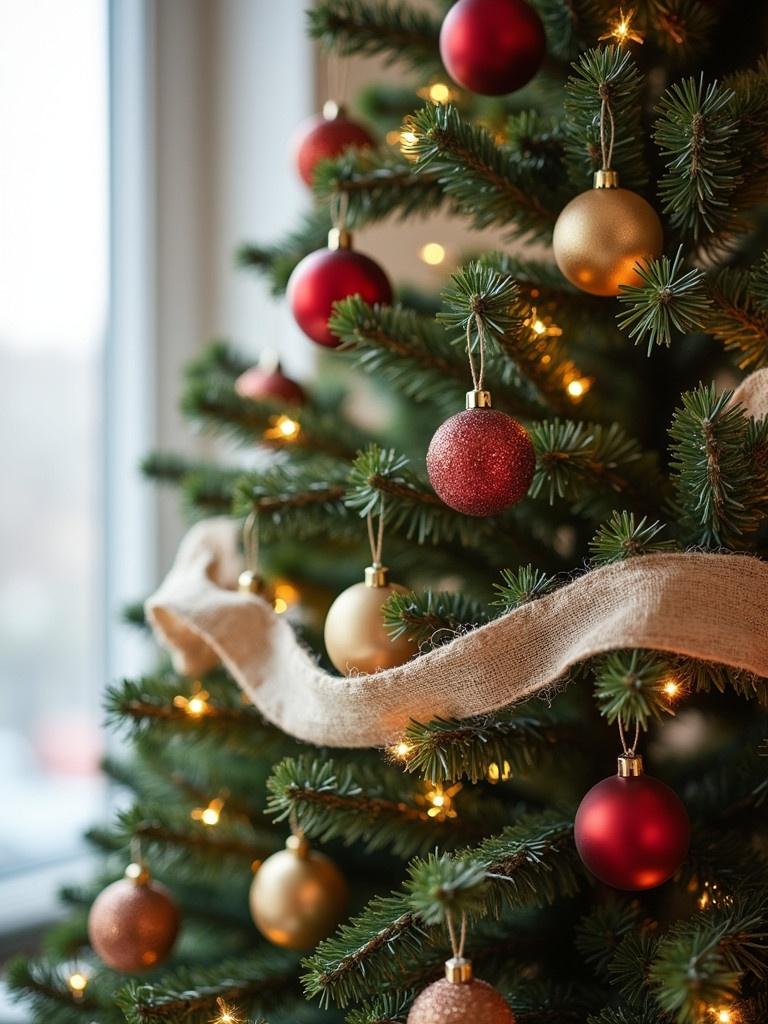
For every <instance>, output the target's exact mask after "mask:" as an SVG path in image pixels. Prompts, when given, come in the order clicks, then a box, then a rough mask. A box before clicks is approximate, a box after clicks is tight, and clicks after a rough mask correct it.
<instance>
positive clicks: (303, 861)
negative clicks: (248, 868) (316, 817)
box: [250, 836, 348, 949]
mask: <svg viewBox="0 0 768 1024" xmlns="http://www.w3.org/2000/svg"><path fill="white" fill-rule="evenodd" d="M347 896H348V893H347V883H346V882H345V881H344V876H343V875H342V874H341V872H340V871H339V869H338V868H337V867H336V865H335V864H334V863H333V861H332V860H331V859H330V858H329V857H326V856H325V855H324V854H322V853H318V852H317V851H316V850H312V849H310V847H309V843H307V842H306V840H303V839H299V838H298V837H296V836H291V837H290V838H289V839H288V841H287V843H286V848H285V849H284V850H280V852H279V853H274V854H273V855H272V856H271V857H268V858H267V859H266V860H265V861H264V863H263V864H262V865H261V867H260V868H259V869H258V871H257V872H256V875H255V877H254V879H253V883H252V884H251V895H250V905H251V916H252V917H253V920H254V923H255V925H256V927H257V928H258V929H259V931H260V932H261V933H262V935H264V936H265V938H267V939H269V941H270V942H274V944H275V945H276V946H282V947H283V948H284V949H313V948H314V947H315V946H316V945H317V944H318V942H320V941H321V940H322V939H325V938H327V937H328V936H329V935H330V934H331V932H332V931H333V929H334V928H335V927H336V925H337V924H338V923H339V921H340V920H341V919H342V917H343V916H344V911H345V910H346V907H347Z"/></svg>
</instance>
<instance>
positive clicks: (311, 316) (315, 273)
mask: <svg viewBox="0 0 768 1024" xmlns="http://www.w3.org/2000/svg"><path fill="white" fill-rule="evenodd" d="M339 239H340V240H341V241H339ZM350 244H351V241H350V238H349V235H348V234H347V233H346V232H340V231H338V230H337V229H334V230H333V231H331V234H330V236H329V248H328V249H318V250H317V251H316V252H312V253H310V254H309V255H308V256H305V257H304V259H303V260H302V261H301V263H299V264H298V266H296V267H295V268H294V271H293V273H292V274H291V277H290V280H289V281H288V303H289V305H290V307H291V310H292V311H293V315H294V317H295V319H296V323H297V324H298V325H299V327H300V328H301V329H302V331H304V333H305V334H306V335H307V337H308V338H311V339H312V341H316V342H317V344H318V345H326V346H328V347H330V348H335V347H336V346H337V345H339V344H340V340H339V338H338V337H337V336H336V335H335V334H333V332H332V331H331V330H330V328H329V327H328V319H329V318H330V316H331V314H332V312H333V304H334V302H338V301H339V300H340V299H346V298H348V297H349V296H350V295H359V296H360V298H361V299H363V301H364V302H367V303H368V304H369V305H371V306H375V305H389V304H390V303H391V302H392V285H391V284H390V283H389V278H388V277H387V275H386V274H385V273H384V271H383V270H382V269H381V267H380V266H379V265H378V263H375V262H374V261H373V260H372V259H371V258H370V257H369V256H364V255H363V253H361V252H355V251H354V250H352V249H351V248H349V245H350ZM333 245H337V246H338V248H332V246H333Z"/></svg>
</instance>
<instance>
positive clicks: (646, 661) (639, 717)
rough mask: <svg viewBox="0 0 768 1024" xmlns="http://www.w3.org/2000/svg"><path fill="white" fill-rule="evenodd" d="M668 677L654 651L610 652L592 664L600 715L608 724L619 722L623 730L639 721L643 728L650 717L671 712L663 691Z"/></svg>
mask: <svg viewBox="0 0 768 1024" xmlns="http://www.w3.org/2000/svg"><path fill="white" fill-rule="evenodd" d="M670 674H671V673H670V667H669V664H668V663H667V662H666V661H665V659H664V658H663V657H662V656H661V655H659V654H657V653H655V652H654V651H614V652H613V653H611V654H608V655H606V656H605V657H604V658H600V659H599V660H598V661H597V662H596V665H595V697H596V699H597V703H598V706H599V708H600V713H601V714H603V715H605V717H606V718H607V719H608V721H609V722H616V721H619V720H620V721H621V722H623V723H624V726H625V727H627V726H634V724H635V722H639V724H640V726H641V727H642V728H643V729H647V728H648V722H649V720H650V719H651V718H661V717H662V715H664V714H673V713H674V709H673V707H672V705H671V703H670V698H669V697H668V696H667V694H666V693H665V692H664V684H665V682H667V681H668V680H669V678H670Z"/></svg>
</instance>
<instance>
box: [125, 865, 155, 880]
mask: <svg viewBox="0 0 768 1024" xmlns="http://www.w3.org/2000/svg"><path fill="white" fill-rule="evenodd" d="M125 877H126V878H127V879H128V880H129V881H131V882H133V883H134V884H135V885H149V883H150V882H151V881H152V876H151V875H150V873H149V868H148V867H147V866H146V864H142V863H140V862H136V861H134V862H133V863H131V864H129V865H128V867H127V868H126V869H125Z"/></svg>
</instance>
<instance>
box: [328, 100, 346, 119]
mask: <svg viewBox="0 0 768 1024" xmlns="http://www.w3.org/2000/svg"><path fill="white" fill-rule="evenodd" d="M345 113H346V111H345V110H344V107H343V106H342V105H341V103H337V102H336V100H326V101H325V103H324V104H323V117H324V118H325V120H326V121H335V120H337V118H339V117H343V116H344V114H345Z"/></svg>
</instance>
